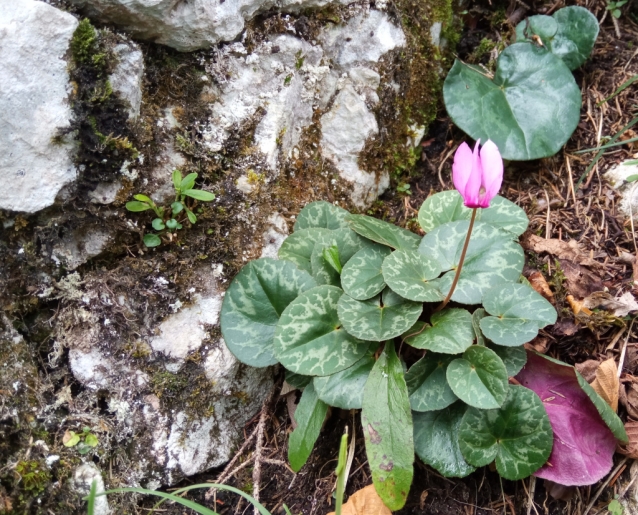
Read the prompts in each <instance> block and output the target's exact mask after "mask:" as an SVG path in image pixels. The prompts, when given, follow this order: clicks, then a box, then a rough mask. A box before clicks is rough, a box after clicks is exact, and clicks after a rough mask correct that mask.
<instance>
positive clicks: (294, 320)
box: [273, 285, 370, 376]
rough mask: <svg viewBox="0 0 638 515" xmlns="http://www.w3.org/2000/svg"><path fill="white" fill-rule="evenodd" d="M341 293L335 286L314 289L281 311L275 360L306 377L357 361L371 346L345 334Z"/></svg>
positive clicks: (275, 344)
mask: <svg viewBox="0 0 638 515" xmlns="http://www.w3.org/2000/svg"><path fill="white" fill-rule="evenodd" d="M342 294H343V291H342V290H341V289H340V288H336V287H335V286H327V285H324V286H317V287H316V288H312V289H311V290H308V291H307V292H305V293H303V294H302V295H300V296H299V297H297V298H296V299H295V300H294V301H292V302H291V303H290V304H289V305H288V307H287V308H286V309H285V310H284V311H283V313H282V314H281V317H280V318H279V323H278V324H277V328H276V330H275V336H274V340H273V344H274V353H275V357H276V358H277V360H278V361H279V362H280V363H281V364H282V365H283V366H284V367H286V368H287V369H288V370H291V371H292V372H296V373H297V374H303V375H307V376H328V375H332V374H336V373H337V372H339V371H340V370H345V369H346V368H348V367H351V366H352V365H354V364H355V363H356V362H357V361H359V360H360V359H361V358H362V357H363V356H364V355H365V353H366V351H367V350H368V348H369V347H370V344H369V342H362V341H360V340H357V339H356V338H354V337H352V336H351V335H350V334H348V333H347V332H346V331H345V330H344V328H343V327H342V325H341V322H340V321H339V317H338V316H337V303H338V302H339V297H341V295H342Z"/></svg>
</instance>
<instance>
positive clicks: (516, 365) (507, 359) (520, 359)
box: [489, 344, 527, 377]
mask: <svg viewBox="0 0 638 515" xmlns="http://www.w3.org/2000/svg"><path fill="white" fill-rule="evenodd" d="M489 348H490V349H492V350H493V351H494V352H496V355H497V356H498V357H499V358H501V360H502V361H503V365H505V369H506V370H507V375H508V376H509V377H514V376H515V375H516V374H518V373H519V372H520V371H521V370H522V368H523V367H524V366H525V363H527V352H525V349H524V348H523V347H522V346H521V347H501V346H500V345H492V344H490V346H489Z"/></svg>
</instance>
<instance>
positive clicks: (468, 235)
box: [434, 207, 478, 313]
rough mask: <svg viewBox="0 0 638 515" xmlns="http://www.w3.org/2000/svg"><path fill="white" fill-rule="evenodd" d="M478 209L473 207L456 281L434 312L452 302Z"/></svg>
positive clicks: (455, 277)
mask: <svg viewBox="0 0 638 515" xmlns="http://www.w3.org/2000/svg"><path fill="white" fill-rule="evenodd" d="M477 209H478V208H476V207H475V208H474V209H472V218H470V226H469V227H468V229H467V236H466V237H465V244H464V245H463V251H462V252H461V259H460V260H459V266H458V268H457V269H456V275H455V276H454V281H453V282H452V286H451V288H450V291H449V293H448V294H447V297H445V300H444V301H443V302H441V304H439V306H438V307H437V308H436V309H435V310H434V313H438V312H439V311H441V310H442V309H443V308H444V307H445V306H447V303H448V302H450V299H451V298H452V294H453V293H454V290H455V289H456V285H457V283H458V282H459V277H460V275H461V270H462V269H463V261H465V254H466V253H467V247H468V245H469V244H470V236H471V235H472V228H473V227H474V220H475V219H476V210H477Z"/></svg>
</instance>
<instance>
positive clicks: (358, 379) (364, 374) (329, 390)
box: [313, 352, 375, 409]
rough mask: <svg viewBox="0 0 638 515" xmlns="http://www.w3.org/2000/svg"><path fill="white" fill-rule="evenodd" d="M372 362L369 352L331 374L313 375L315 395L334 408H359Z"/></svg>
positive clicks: (371, 354) (372, 358) (372, 355)
mask: <svg viewBox="0 0 638 515" xmlns="http://www.w3.org/2000/svg"><path fill="white" fill-rule="evenodd" d="M374 363H375V361H374V354H373V353H372V352H369V353H368V354H366V355H365V356H364V357H363V358H361V359H360V360H359V361H357V362H356V363H355V364H354V365H352V366H351V367H350V368H346V369H345V370H342V371H341V372H337V373H336V374H333V375H331V376H324V377H315V378H314V379H313V383H314V385H315V390H316V392H317V395H318V396H319V398H320V399H321V400H322V401H323V402H325V403H326V404H328V405H329V406H334V407H335V408H341V409H361V402H362V400H363V388H364V386H365V384H366V381H367V380H368V376H369V375H370V371H371V370H372V367H373V366H374Z"/></svg>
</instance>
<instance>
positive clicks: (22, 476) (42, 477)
mask: <svg viewBox="0 0 638 515" xmlns="http://www.w3.org/2000/svg"><path fill="white" fill-rule="evenodd" d="M15 473H16V475H17V476H18V481H19V483H20V489H21V490H22V491H23V492H24V493H25V494H27V495H29V496H33V497H37V496H38V495H40V494H41V493H42V492H44V490H45V488H46V486H47V485H48V483H49V481H50V480H51V473H50V472H49V471H48V469H47V468H46V465H44V464H43V463H40V462H39V461H36V460H29V461H20V462H18V464H17V465H16V468H15Z"/></svg>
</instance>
